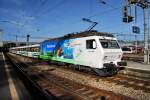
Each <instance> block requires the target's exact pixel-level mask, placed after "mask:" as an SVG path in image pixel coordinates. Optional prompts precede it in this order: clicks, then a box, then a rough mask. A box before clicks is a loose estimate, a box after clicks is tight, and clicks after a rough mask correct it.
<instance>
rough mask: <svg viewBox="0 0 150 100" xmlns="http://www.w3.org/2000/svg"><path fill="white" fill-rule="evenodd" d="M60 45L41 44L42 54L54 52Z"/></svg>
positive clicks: (53, 42) (54, 43) (55, 43)
mask: <svg viewBox="0 0 150 100" xmlns="http://www.w3.org/2000/svg"><path fill="white" fill-rule="evenodd" d="M57 44H58V41H45V42H42V43H41V52H44V53H46V52H50V53H51V52H53V51H54V50H56V46H57Z"/></svg>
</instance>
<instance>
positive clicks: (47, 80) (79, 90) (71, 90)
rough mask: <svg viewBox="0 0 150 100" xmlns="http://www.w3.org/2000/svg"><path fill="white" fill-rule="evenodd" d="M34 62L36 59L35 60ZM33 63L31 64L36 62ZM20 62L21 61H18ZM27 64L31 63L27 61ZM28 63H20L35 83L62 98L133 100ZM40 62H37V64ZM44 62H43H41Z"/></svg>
mask: <svg viewBox="0 0 150 100" xmlns="http://www.w3.org/2000/svg"><path fill="white" fill-rule="evenodd" d="M35 62H36V61H35ZM37 63H38V62H36V63H34V64H33V65H35V64H37ZM20 64H21V63H20ZM28 64H31V62H29V63H28ZM28 64H24V63H22V66H24V67H22V70H24V71H25V72H26V73H27V74H28V75H30V76H31V77H32V79H33V80H36V83H37V84H38V85H39V86H40V87H41V88H43V89H44V90H45V91H47V92H48V93H52V94H53V95H55V96H57V97H58V99H62V98H63V100H64V98H65V100H70V99H71V100H72V99H76V100H133V99H132V98H130V97H127V96H124V95H121V94H116V93H113V92H110V91H106V90H101V89H97V88H94V87H91V86H87V85H83V84H80V83H77V82H74V81H72V80H69V79H67V78H63V77H60V76H56V75H53V74H51V71H53V70H55V69H54V68H52V69H49V70H43V71H41V70H37V69H34V68H32V67H28V66H29V65H28ZM39 64H41V63H38V65H39ZM42 64H45V63H42Z"/></svg>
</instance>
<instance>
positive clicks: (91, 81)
mask: <svg viewBox="0 0 150 100" xmlns="http://www.w3.org/2000/svg"><path fill="white" fill-rule="evenodd" d="M21 58H22V57H21ZM21 58H20V57H19V59H20V60H23V61H24V62H25V60H24V59H21ZM32 67H36V68H39V69H41V70H47V69H51V68H55V70H53V71H50V73H52V74H55V75H58V76H60V77H64V78H67V79H70V80H73V81H75V82H78V83H82V84H85V85H89V86H92V87H96V88H99V89H103V90H107V91H112V92H114V93H119V94H123V95H125V96H129V97H131V98H135V99H138V100H150V93H146V92H144V91H142V90H135V89H133V88H131V87H124V86H123V85H118V84H115V83H109V82H106V81H103V80H102V79H101V78H99V79H96V78H93V77H92V76H90V75H89V76H87V75H83V74H80V73H76V72H73V71H70V70H66V69H62V68H56V67H54V66H51V65H40V66H32Z"/></svg>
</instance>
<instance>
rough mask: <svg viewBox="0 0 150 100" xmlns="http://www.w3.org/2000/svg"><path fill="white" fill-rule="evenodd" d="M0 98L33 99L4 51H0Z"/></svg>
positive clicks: (0, 99) (9, 99) (6, 99)
mask: <svg viewBox="0 0 150 100" xmlns="http://www.w3.org/2000/svg"><path fill="white" fill-rule="evenodd" d="M0 100H33V97H32V96H31V94H30V92H29V91H28V90H27V88H26V87H25V86H24V84H23V83H22V81H21V80H20V79H19V77H18V75H17V73H16V72H15V70H14V69H13V66H12V65H11V64H10V62H9V61H8V59H7V58H6V57H5V56H4V54H3V53H2V52H0Z"/></svg>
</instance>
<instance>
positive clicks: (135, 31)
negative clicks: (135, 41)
mask: <svg viewBox="0 0 150 100" xmlns="http://www.w3.org/2000/svg"><path fill="white" fill-rule="evenodd" d="M132 32H133V33H137V34H140V28H139V27H138V26H132Z"/></svg>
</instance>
